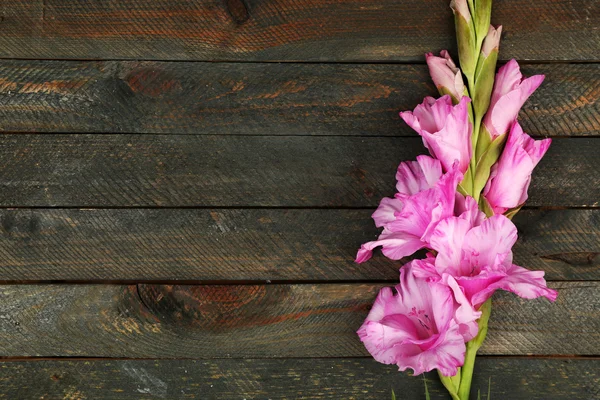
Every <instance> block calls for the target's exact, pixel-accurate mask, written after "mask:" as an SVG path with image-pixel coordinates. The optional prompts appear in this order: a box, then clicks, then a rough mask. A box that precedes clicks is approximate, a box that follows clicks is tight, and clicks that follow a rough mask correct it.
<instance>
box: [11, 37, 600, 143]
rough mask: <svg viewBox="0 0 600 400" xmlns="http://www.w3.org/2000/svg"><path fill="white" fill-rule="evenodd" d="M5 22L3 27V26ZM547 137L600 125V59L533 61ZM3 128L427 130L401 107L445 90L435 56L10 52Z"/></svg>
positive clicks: (537, 109) (537, 127) (537, 112)
mask: <svg viewBox="0 0 600 400" xmlns="http://www.w3.org/2000/svg"><path fill="white" fill-rule="evenodd" d="M0 26H1V25H0ZM523 73H524V74H525V75H527V76H529V75H534V74H545V75H546V80H545V82H544V84H543V85H542V86H541V87H540V88H539V89H538V91H537V92H536V93H535V94H534V95H533V96H532V97H531V98H530V100H529V101H528V102H527V103H526V104H525V107H524V108H523V110H522V111H521V118H520V122H521V125H522V126H523V128H524V129H525V131H526V132H528V133H530V134H532V135H536V136H570V135H571V136H588V135H598V134H599V133H600V119H599V117H598V115H600V100H599V97H600V80H599V79H598V76H600V65H599V64H545V65H525V66H524V67H523ZM0 77H2V78H1V80H0V130H3V131H15V132H17V131H18V132H21V131H23V132H92V133H93V132H107V133H113V132H125V133H188V134H201V135H205V134H221V135H362V136H365V135H372V136H416V133H415V132H414V131H413V130H411V129H410V128H409V127H408V126H407V125H406V124H404V122H402V121H401V120H400V117H399V116H398V112H399V111H402V110H411V109H413V108H414V107H415V106H416V105H417V104H419V103H420V102H421V101H422V100H423V97H425V96H426V95H437V91H436V90H435V87H434V86H433V84H432V83H431V82H430V78H429V75H428V72H427V67H426V66H425V65H389V64H371V65H365V64H264V63H259V64H254V63H189V62H177V63H173V62H167V63H165V62H115V61H107V62H79V61H68V62H65V61H14V60H4V61H1V62H0Z"/></svg>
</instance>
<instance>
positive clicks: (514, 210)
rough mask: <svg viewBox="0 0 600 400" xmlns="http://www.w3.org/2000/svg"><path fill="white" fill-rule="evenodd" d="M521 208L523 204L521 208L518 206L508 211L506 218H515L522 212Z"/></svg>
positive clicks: (505, 214)
mask: <svg viewBox="0 0 600 400" xmlns="http://www.w3.org/2000/svg"><path fill="white" fill-rule="evenodd" d="M521 207H523V205H522V204H521V205H520V206H518V207H515V208H511V209H509V210H507V211H506V212H505V213H504V216H505V217H506V218H508V219H513V217H514V216H515V214H517V213H518V212H519V211H521Z"/></svg>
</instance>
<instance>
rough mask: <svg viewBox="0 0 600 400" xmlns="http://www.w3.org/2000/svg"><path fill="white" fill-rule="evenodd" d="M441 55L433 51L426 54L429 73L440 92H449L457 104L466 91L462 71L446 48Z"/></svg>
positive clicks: (443, 93)
mask: <svg viewBox="0 0 600 400" xmlns="http://www.w3.org/2000/svg"><path fill="white" fill-rule="evenodd" d="M440 56H441V57H436V56H434V55H433V53H427V54H426V55H425V59H426V60H427V66H428V67H429V73H430V74H431V79H433V83H435V86H436V87H437V88H438V91H439V92H440V94H441V95H442V96H443V95H446V94H449V95H450V96H451V97H452V101H453V103H454V104H456V103H458V102H459V101H460V99H461V98H462V97H463V94H464V92H465V84H464V82H463V79H462V73H461V72H460V69H459V68H457V67H456V64H454V61H452V58H451V57H450V54H448V52H447V51H446V50H442V51H441V52H440Z"/></svg>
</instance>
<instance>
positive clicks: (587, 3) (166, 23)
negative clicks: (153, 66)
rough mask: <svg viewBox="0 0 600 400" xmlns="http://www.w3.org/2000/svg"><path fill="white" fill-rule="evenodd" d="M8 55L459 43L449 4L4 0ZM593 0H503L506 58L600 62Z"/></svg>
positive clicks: (382, 56)
mask: <svg viewBox="0 0 600 400" xmlns="http://www.w3.org/2000/svg"><path fill="white" fill-rule="evenodd" d="M0 11H1V12H2V17H3V19H2V25H1V29H2V35H1V36H0V56H1V57H5V58H61V59H64V58H76V59H90V58H91V59H99V58H108V59H115V58H118V59H169V60H245V61H256V60H276V61H278V60H285V61H297V60H300V61H340V60H346V61H374V60H376V61H407V60H416V59H421V58H422V55H423V53H425V52H427V51H432V50H439V49H441V48H448V47H451V48H453V47H455V45H454V29H453V23H452V13H451V11H450V9H449V8H448V2H436V3H430V2H423V1H418V0H407V1H401V2H400V1H395V0H370V1H368V2H365V1H363V0H325V1H310V0H303V1H297V0H265V1H260V2H249V1H245V0H228V1H216V0H196V1H193V2H191V1H187V0H153V1H141V0H132V1H129V2H127V3H122V2H120V1H118V0H109V1H106V0H92V1H90V0H73V1H67V2H65V1H62V0H44V1H36V2H31V1H28V0H5V1H3V3H2V8H0ZM599 15H600V6H599V5H598V2H597V1H596V0H578V1H575V2H565V1H563V0H551V1H545V2H543V3H540V2H531V1H528V0H514V1H510V2H507V1H499V2H496V3H495V4H494V15H493V19H492V21H493V23H495V24H502V25H503V26H504V32H505V35H504V42H503V47H502V57H503V58H512V57H516V58H520V59H531V60H597V59H598V56H597V54H598V51H599V50H600V47H599V46H600V33H599V32H598V30H597V29H596V28H597V27H598V25H599V24H600V19H599V18H600V17H599Z"/></svg>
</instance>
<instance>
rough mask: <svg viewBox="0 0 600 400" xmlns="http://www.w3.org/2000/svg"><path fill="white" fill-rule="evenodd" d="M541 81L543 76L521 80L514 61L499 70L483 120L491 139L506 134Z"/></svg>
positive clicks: (517, 65)
mask: <svg viewBox="0 0 600 400" xmlns="http://www.w3.org/2000/svg"><path fill="white" fill-rule="evenodd" d="M543 80H544V76H543V75H535V76H532V77H530V78H527V79H523V76H522V75H521V71H520V68H519V64H517V62H516V61H515V60H511V61H509V62H508V63H507V64H506V65H504V66H503V67H502V68H500V70H499V71H498V74H497V75H496V81H495V83H494V89H493V91H492V97H491V101H490V107H489V109H488V112H487V113H486V115H485V118H484V120H483V124H484V125H485V127H486V128H487V131H488V132H489V133H490V135H491V137H492V139H493V138H496V137H497V136H500V135H502V134H504V133H506V132H508V130H509V129H510V127H511V125H512V124H513V122H514V121H515V120H516V118H517V116H518V114H519V110H520V109H521V107H522V106H523V104H524V103H525V101H527V99H528V98H529V96H531V94H532V93H533V92H534V91H535V90H536V89H537V88H538V87H539V86H540V85H541V84H542V81H543Z"/></svg>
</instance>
